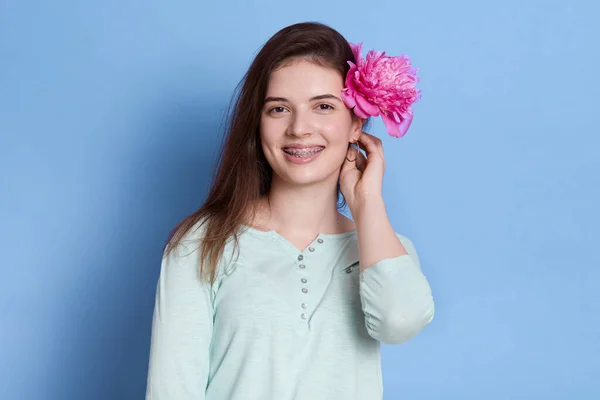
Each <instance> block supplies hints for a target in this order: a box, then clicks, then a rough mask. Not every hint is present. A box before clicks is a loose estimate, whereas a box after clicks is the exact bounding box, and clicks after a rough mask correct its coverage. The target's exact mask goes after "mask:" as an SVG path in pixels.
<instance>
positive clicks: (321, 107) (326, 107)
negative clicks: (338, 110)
mask: <svg viewBox="0 0 600 400" xmlns="http://www.w3.org/2000/svg"><path fill="white" fill-rule="evenodd" d="M317 107H318V108H319V110H321V111H327V110H333V106H331V105H329V104H319V105H318V106H317Z"/></svg>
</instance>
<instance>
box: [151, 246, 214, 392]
mask: <svg viewBox="0 0 600 400" xmlns="http://www.w3.org/2000/svg"><path fill="white" fill-rule="evenodd" d="M198 267H199V265H198V251H193V252H192V251H190V250H188V249H186V248H185V246H183V245H180V246H179V248H178V249H175V250H174V251H173V252H171V253H170V254H169V255H165V256H164V257H163V260H162V264H161V271H160V277H159V280H158V285H157V289H156V301H155V306H154V315H153V320H152V339H151V346H150V360H149V368H148V381H147V389H146V400H188V399H189V400H192V399H193V400H203V399H205V392H206V386H207V383H208V375H209V347H210V341H211V337H212V330H213V312H212V300H211V299H212V297H211V289H210V286H209V284H208V283H205V282H204V281H201V280H200V279H199V274H198V269H199V268H198Z"/></svg>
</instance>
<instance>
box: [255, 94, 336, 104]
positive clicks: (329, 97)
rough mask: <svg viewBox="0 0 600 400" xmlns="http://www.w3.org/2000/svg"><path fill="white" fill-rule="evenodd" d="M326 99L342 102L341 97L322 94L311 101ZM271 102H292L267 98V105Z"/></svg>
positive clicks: (279, 98) (277, 98) (283, 98)
mask: <svg viewBox="0 0 600 400" xmlns="http://www.w3.org/2000/svg"><path fill="white" fill-rule="evenodd" d="M325 99H334V100H337V101H340V102H341V101H342V100H341V99H340V98H339V97H337V96H334V95H332V94H320V95H318V96H314V97H311V99H310V101H315V100H325ZM269 102H282V103H289V102H290V101H289V100H288V99H286V98H285V97H271V96H269V97H267V98H266V99H265V103H269Z"/></svg>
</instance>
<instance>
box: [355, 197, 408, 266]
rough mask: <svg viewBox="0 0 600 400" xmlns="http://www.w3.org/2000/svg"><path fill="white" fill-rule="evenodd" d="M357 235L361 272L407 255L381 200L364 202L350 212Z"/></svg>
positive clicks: (375, 199)
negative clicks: (377, 264) (384, 261)
mask: <svg viewBox="0 0 600 400" xmlns="http://www.w3.org/2000/svg"><path fill="white" fill-rule="evenodd" d="M352 216H353V217H354V222H355V224H356V230H357V235H358V253H359V261H360V268H361V271H364V270H366V269H368V268H370V267H372V266H373V265H375V264H376V263H377V262H379V261H381V260H384V259H386V258H393V257H399V256H401V255H404V254H407V251H406V249H405V248H404V246H403V245H402V243H401V242H400V240H399V239H398V236H397V235H396V232H395V231H394V228H393V227H392V225H391V223H390V221H389V219H388V216H387V212H386V209H385V203H384V201H383V199H382V198H379V197H378V198H374V199H370V201H365V202H363V204H362V205H361V206H360V207H359V208H358V209H357V210H354V211H352Z"/></svg>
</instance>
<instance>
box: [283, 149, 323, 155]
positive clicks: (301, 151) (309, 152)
mask: <svg viewBox="0 0 600 400" xmlns="http://www.w3.org/2000/svg"><path fill="white" fill-rule="evenodd" d="M322 150H323V149H322V148H319V149H283V151H285V152H286V153H288V154H291V155H293V156H296V157H310V156H313V155H315V154H317V153H318V152H320V151H322Z"/></svg>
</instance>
